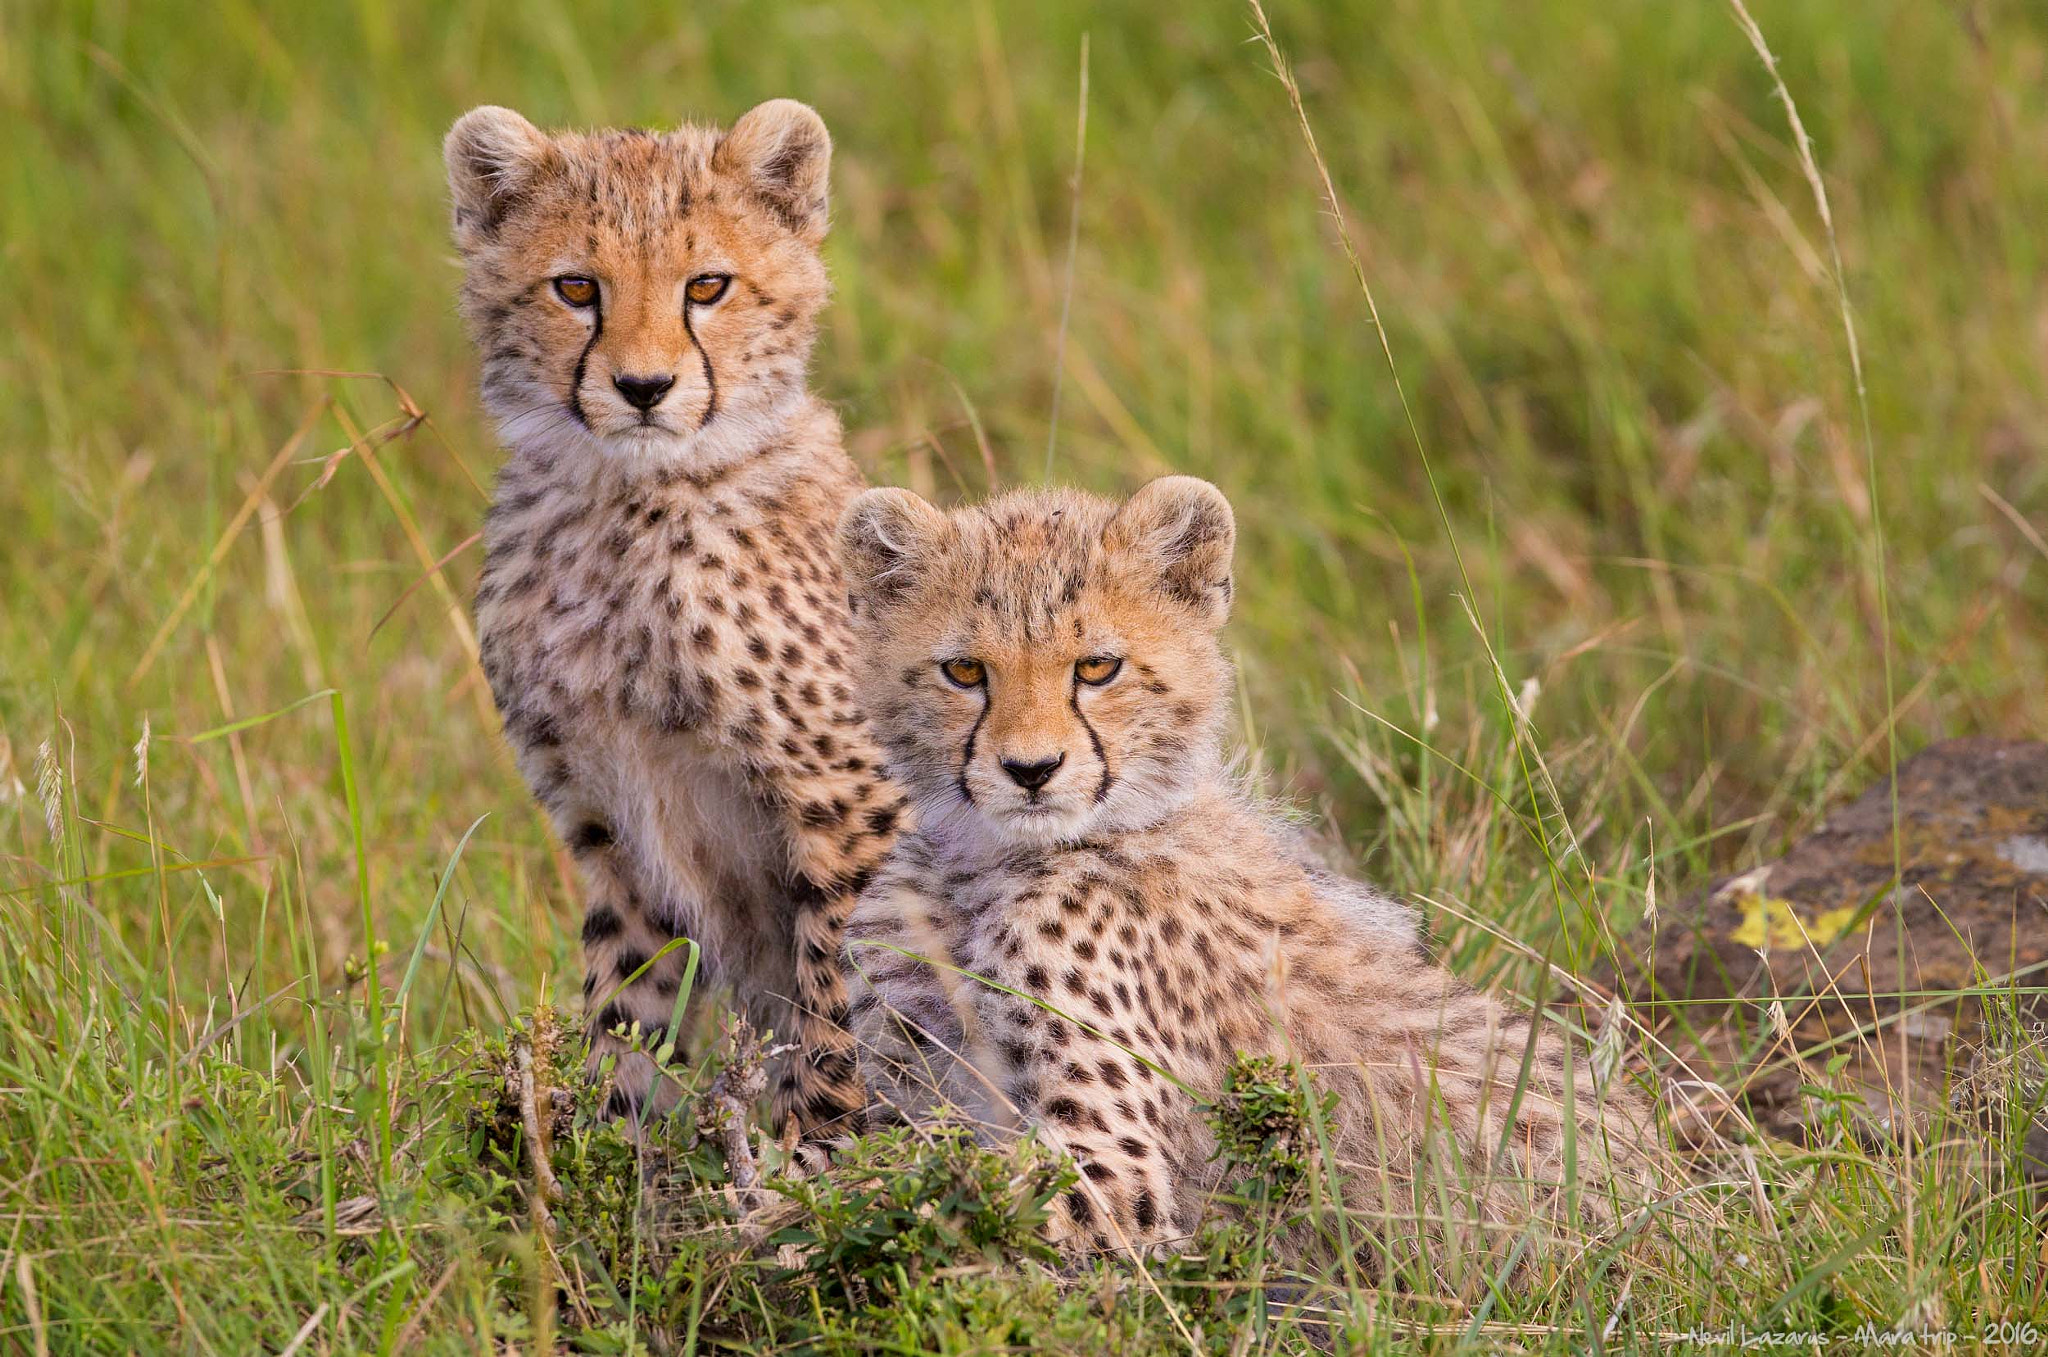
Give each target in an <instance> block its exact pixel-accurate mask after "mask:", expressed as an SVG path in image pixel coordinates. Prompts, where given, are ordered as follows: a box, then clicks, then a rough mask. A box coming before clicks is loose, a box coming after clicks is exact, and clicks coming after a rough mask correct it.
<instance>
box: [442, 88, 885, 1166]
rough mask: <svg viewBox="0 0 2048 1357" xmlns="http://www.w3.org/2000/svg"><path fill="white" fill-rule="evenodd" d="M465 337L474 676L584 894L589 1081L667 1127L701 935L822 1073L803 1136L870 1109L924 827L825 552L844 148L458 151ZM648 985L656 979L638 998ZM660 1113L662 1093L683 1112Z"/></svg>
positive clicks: (690, 145) (474, 130) (832, 498)
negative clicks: (834, 241)
mask: <svg viewBox="0 0 2048 1357" xmlns="http://www.w3.org/2000/svg"><path fill="white" fill-rule="evenodd" d="M446 156H447V162H448V182H449V187H450V190H451V192H452V195H453V198H454V205H455V239H456V242H457V244H458V245H459V247H460V248H461V251H462V255H463V262H464V264H465V266H466V273H465V277H464V279H463V286H462V309H463V313H464V315H465V316H466V317H467V319H468V321H469V324H470V328H471V330H472V331H473V333H474V335H475V337H476V340H477V344H478V346H479V347H480V348H481V349H482V351H483V355H484V364H483V394H484V403H485V405H486V406H487V407H488V408H489V410H490V412H491V413H492V414H493V415H494V416H495V417H496V418H497V421H498V427H499V430H500V432H501V434H502V436H503V438H504V440H505V443H506V445H507V447H508V448H509V450H510V454H511V455H510V458H509V460H508V461H507V462H506V464H505V467H504V470H503V472H502V473H500V475H499V478H498V487H497V495H496V501H495V503H493V505H492V506H491V513H490V519H489V523H488V525H487V527H486V529H485V550H486V553H487V555H486V560H485V565H484V571H483V579H482V582H481V584H480V585H479V586H478V588H477V598H476V607H477V621H478V628H479V631H480V633H481V637H482V651H483V664H484V669H485V672H486V673H487V674H488V676H489V678H490V681H491V691H492V692H493V694H494V695H495V696H496V698H497V702H498V709H499V711H500V713H501V714H502V715H503V717H504V721H505V732H506V735H507V736H508V737H509V738H510V739H511V741H512V743H513V745H514V746H515V748H516V749H517V751H518V755H519V762H520V767H521V768H522V770H523V771H524V772H525V774H526V778H527V780H528V782H529V783H530V784H531V785H532V787H533V790H534V794H535V795H536V796H537V797H538V798H539V799H540V801H541V802H542V804H543V805H545V806H546V807H547V809H548V811H549V813H550V815H551V816H552V817H553V821H554V824H555V827H556V828H557V830H558V831H559V832H560V834H561V835H562V838H563V839H564V840H565V841H566V842H567V844H568V846H569V849H570V851H571V852H572V853H574V855H575V857H576V859H577V861H578V863H579V864H580V866H581V873H582V877H583V882H584V887H585V890H586V892H587V895H588V902H587V906H586V913H585V915H584V919H583V949H584V964H585V970H586V974H585V977H584V995H585V998H586V1001H594V1002H592V1006H593V1007H595V1008H597V1009H598V1011H596V1012H595V1013H594V1014H593V1015H592V1019H593V1021H592V1027H593V1029H594V1033H595V1038H594V1050H593V1059H597V1058H600V1057H602V1056H603V1055H604V1054H606V1053H621V1052H625V1054H624V1055H623V1058H622V1060H621V1065H620V1068H619V1071H618V1082H617V1084H616V1086H615V1091H614V1094H613V1098H614V1103H613V1107H614V1111H615V1112H618V1113H621V1114H627V1115H637V1114H639V1113H641V1112H643V1111H645V1110H648V1109H647V1099H648V1094H649V1091H650V1087H651V1086H652V1085H653V1083H654V1078H655V1070H654V1067H653V1062H652V1060H650V1059H649V1058H648V1057H647V1056H646V1055H644V1054H635V1053H631V1052H630V1051H628V1048H627V1045H626V1043H624V1042H622V1041H621V1040H619V1039H618V1038H617V1037H615V1036H613V1035H611V1032H612V1031H613V1029H615V1028H617V1027H619V1026H621V1025H624V1024H630V1023H633V1022H636V1021H637V1022H638V1023H639V1025H640V1029H641V1032H642V1034H643V1040H644V1043H645V1044H646V1045H649V1046H652V1045H653V1044H655V1043H657V1042H658V1040H659V1037H660V1034H661V1032H662V1030H663V1028H664V1026H665V1025H666V1024H667V1022H668V1021H669V1018H670V1015H671V1012H672V1009H673V1006H674V1003H675V997H676V993H677V989H678V986H679V981H680V974H681V963H682V959H683V958H682V955H681V953H680V952H676V953H671V954H669V955H668V956H666V957H663V958H662V959H660V960H659V961H657V962H655V964H654V965H653V966H652V967H649V966H648V964H647V963H648V961H649V958H651V957H654V956H656V955H657V954H658V953H659V952H660V949H661V948H662V946H663V945H665V944H666V943H668V942H669V941H670V940H672V939H674V938H676V937H679V936H683V935H685V934H687V935H688V936H690V937H692V938H695V939H697V940H698V942H699V943H701V944H702V946H703V948H704V958H705V961H706V963H707V966H708V968H709V969H708V974H709V976H710V978H712V979H714V980H724V981H726V982H729V983H730V984H731V985H732V986H733V988H734V989H735V990H736V991H737V993H738V996H739V998H740V999H741V1000H742V1001H743V1002H744V1003H745V1005H746V1007H747V1008H748V1010H749V1011H750V1014H751V1016H752V1017H753V1019H754V1021H755V1022H756V1023H757V1024H758V1025H760V1026H764V1027H772V1028H774V1029H775V1030H776V1031H777V1032H779V1033H783V1034H787V1035H792V1036H794V1037H795V1038H796V1039H797V1040H798V1042H799V1043H800V1044H801V1046H802V1056H801V1058H798V1059H795V1060H792V1061H790V1062H788V1065H787V1067H786V1068H785V1069H784V1070H783V1072H782V1073H781V1076H780V1078H779V1081H778V1087H777V1104H778V1108H779V1110H780V1112H781V1114H782V1115H783V1117H784V1121H785V1129H786V1130H788V1129H793V1128H800V1129H801V1130H803V1131H804V1132H805V1133H806V1134H825V1133H831V1132H835V1131H843V1130H844V1129H846V1128H845V1126H844V1125H835V1124H834V1123H839V1122H841V1121H842V1119H844V1118H846V1117H847V1116H848V1114H850V1113H857V1112H858V1110H859V1106H860V1102H861V1094H860V1090H859V1086H858V1084H857V1082H856V1077H855V1076H856V1071H855V1067H854V1060H853V1055H852V1045H851V1041H850V1039H849V1037H848V1036H847V1033H846V1030H845V991H844V985H843V981H842V978H841V975H840V970H839V964H840V948H841V942H842V934H843V928H844V924H845V920H846V916H847V915H848V914H849V913H850V911H851V909H852V905H853V900H854V897H855V895H857V894H858V891H859V888H860V886H861V884H862V883H863V882H864V881H865V880H866V879H867V877H868V875H869V873H870V872H871V871H872V870H873V868H874V867H875V866H876V865H877V864H878V863H879V862H880V861H881V859H882V857H883V855H884V853H885V852H886V851H887V850H888V847H889V845H890V842H891V841H892V839H893V838H894V836H895V830H896V824H897V818H898V816H899V815H900V814H901V813H902V811H903V809H904V805H903V798H902V797H901V795H900V794H899V793H898V792H897V791H896V790H895V788H893V787H892V786H891V785H890V784H889V782H888V781H887V780H886V779H885V778H884V777H883V776H882V774H881V771H880V766H881V765H880V759H879V757H878V754H877V751H876V749H875V747H874V745H873V743H872V741H871V740H870V737H869V735H868V733H867V728H866V726H865V724H864V722H863V720H862V718H861V715H860V710H859V708H858V707H857V706H856V705H855V698H854V694H853V692H852V690H851V687H850V686H849V678H848V673H849V670H848V666H849V664H850V662H851V651H852V638H851V636H850V634H849V632H848V629H847V619H846V614H845V602H844V599H845V585H844V583H843V581H842V580H841V578H840V574H839V568H838V564H837V560H836V558H835V555H834V550H833V541H832V529H833V525H834V524H836V523H837V522H838V519H839V514H840V511H841V509H842V508H843V507H844V506H845V504H846V501H847V499H848V498H849V497H850V496H852V495H853V494H854V493H855V492H856V491H857V490H859V489H860V487H861V480H860V475H859V473H858V472H856V471H855V470H854V467H853V464H852V463H851V462H850V461H849V460H848V459H847V456H846V454H845V452H844V451H843V449H842V448H841V445H840V432H839V422H838V420H837V419H836V418H835V417H834V416H833V414H832V413H831V411H830V410H828V409H827V408H826V407H825V406H824V405H823V404H822V403H820V402H819V401H818V400H817V399H816V398H815V397H813V396H812V395H811V394H810V392H809V391H808V390H807V388H806V386H805V366H806V363H807V361H808V358H809V354H810V349H811V342H812V339H813V337H814V335H815V333H816V318H817V314H818V309H819V307H820V306H822V305H823V303H824V301H825V296H826V280H825V269H824V265H823V263H822V261H821V260H820V259H819V256H818V246H819V242H820V241H821V240H822V239H823V238H824V235H825V210H826V209H825V203H826V170H827V165H828V162H829V160H830V157H831V139H830V138H829V137H828V136H827V134H826V132H825V126H824V124H823V123H822V122H820V121H819V119H818V115H817V114H815V113H813V112H812V111H811V110H810V109H808V108H806V107H804V106H803V105H802V104H798V103H793V102H791V101H789V100H777V101H774V102H772V103H767V104H763V105H761V106H760V107H759V108H756V109H755V110H753V111H752V112H751V113H749V114H747V115H746V116H745V117H743V118H741V119H740V120H739V121H738V122H737V123H735V124H734V125H733V127H732V128H731V130H729V131H724V132H721V131H718V130H716V129H713V128H705V127H684V128H681V129H678V130H677V131H674V132H670V133H667V134H665V135H655V134H652V133H647V132H602V133H597V134H594V135H588V136H585V135H576V134H559V135H548V134H545V133H542V132H541V131H539V130H538V129H536V128H535V127H534V126H533V125H532V124H531V123H529V122H527V121H526V120H525V119H524V118H522V117H520V116H519V115H518V114H517V113H513V112H511V111H510V110H508V109H502V108H479V109H475V110H473V111H472V112H470V113H468V114H466V115H465V116H464V117H463V118H462V119H461V120H460V121H459V122H457V123H456V124H455V127H454V129H453V130H452V131H451V132H450V133H449V134H448V140H447V146H446ZM636 977H637V978H636ZM658 1093H659V1098H660V1100H662V1101H666V1100H667V1099H668V1097H669V1094H668V1093H667V1085H666V1084H664V1085H663V1086H662V1088H661V1090H659V1091H658Z"/></svg>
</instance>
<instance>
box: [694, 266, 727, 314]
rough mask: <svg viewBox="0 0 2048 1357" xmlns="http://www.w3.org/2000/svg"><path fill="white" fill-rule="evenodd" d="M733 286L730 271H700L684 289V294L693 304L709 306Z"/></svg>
mask: <svg viewBox="0 0 2048 1357" xmlns="http://www.w3.org/2000/svg"><path fill="white" fill-rule="evenodd" d="M731 286H732V275H731V274H729V273H700V274H698V275H697V276H696V277H695V278H692V279H691V280H690V285H689V286H688V287H686V288H684V289H683V295H684V296H686V297H688V298H689V299H690V304H691V305H692V306H709V305H711V303H713V302H715V301H717V300H718V299H719V298H720V297H723V296H724V295H725V290H726V289H727V288H729V287H731Z"/></svg>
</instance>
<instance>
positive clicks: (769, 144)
mask: <svg viewBox="0 0 2048 1357" xmlns="http://www.w3.org/2000/svg"><path fill="white" fill-rule="evenodd" d="M711 164H712V167H713V168H714V169H717V170H720V171H722V172H724V173H726V174H729V175H731V176H732V177H733V178H735V179H737V180H739V181H740V182H741V183H743V184H745V185H746V186H747V189H748V191H749V192H751V193H752V194H753V195H754V197H755V198H757V199H759V200H760V202H761V203H762V205H763V206H765V207H766V208H767V209H768V210H769V211H770V212H772V213H774V214H775V216H776V217H778V218H779V219H780V220H781V222H782V224H783V225H784V226H787V227H788V228H789V229H790V230H791V231H794V232H795V233H796V234H797V236H798V237H799V238H801V239H803V240H805V241H807V242H809V243H810V244H812V245H815V244H817V243H818V242H819V241H821V240H823V239H824V238H825V208H826V181H827V180H828V179H829V178H830V171H831V168H832V135H831V133H829V132H827V131H826V130H825V120H824V119H823V118H820V117H819V116H818V114H817V112H816V110H814V109H813V108H811V106H810V105H809V104H800V103H798V102H797V101H796V100H794V99H770V100H769V101H768V102H767V103H765V104H760V105H757V106H756V107H754V108H752V109H750V110H749V111H748V112H747V113H745V114H744V115H742V116H741V118H740V120H739V121H738V122H736V123H734V124H733V125H732V130H731V131H730V132H727V133H726V134H725V136H724V137H723V138H722V139H721V140H720V141H719V143H718V149H717V150H716V151H713V152H712V153H711Z"/></svg>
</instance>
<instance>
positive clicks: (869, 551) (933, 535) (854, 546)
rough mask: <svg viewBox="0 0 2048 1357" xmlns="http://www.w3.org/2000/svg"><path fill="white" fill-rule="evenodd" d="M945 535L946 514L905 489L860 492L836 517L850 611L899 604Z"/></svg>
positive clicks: (946, 526)
mask: <svg viewBox="0 0 2048 1357" xmlns="http://www.w3.org/2000/svg"><path fill="white" fill-rule="evenodd" d="M950 531H951V527H950V525H949V524H948V523H947V522H946V516H945V515H944V514H943V513H940V512H939V511H938V510H937V509H935V508H933V507H932V506H931V505H930V504H928V503H926V502H925V501H924V500H922V499H919V498H918V497H917V496H916V495H914V494H912V493H911V492H910V491H908V490H895V489H883V490H865V491H862V492H861V493H860V494H858V495H855V496H854V497H853V499H852V501H851V502H849V503H848V504H847V506H846V512H845V513H843V514H841V515H840V516H839V565H840V568H841V569H843V570H844V571H845V572H846V584H847V588H848V590H849V592H850V593H851V595H852V599H851V602H852V604H853V610H854V612H855V613H862V612H865V611H867V610H869V609H873V608H883V607H887V606H889V605H890V604H893V603H897V602H900V601H901V600H902V599H904V598H905V597H907V596H908V595H909V594H910V593H911V591H912V590H913V589H915V588H916V587H917V580H918V576H919V574H920V573H921V571H922V570H923V568H924V567H925V566H927V565H929V564H930V563H931V561H932V558H933V557H934V556H936V555H937V553H938V550H939V547H940V546H941V544H942V543H943V542H944V540H945V537H946V534H947V533H948V532H950Z"/></svg>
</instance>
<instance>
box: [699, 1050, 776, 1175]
mask: <svg viewBox="0 0 2048 1357" xmlns="http://www.w3.org/2000/svg"><path fill="white" fill-rule="evenodd" d="M725 1045H726V1060H725V1068H724V1069H722V1070H720V1071H719V1072H718V1077H717V1078H715V1079H713V1080H712V1081H711V1087H709V1088H708V1089H706V1090H705V1091H704V1094H703V1096H702V1097H701V1098H699V1099H698V1100H697V1134H698V1135H700V1136H703V1137H704V1138H705V1139H707V1140H710V1141H712V1142H714V1143H715V1144H717V1146H718V1150H719V1153H720V1154H722V1155H723V1156H724V1157H725V1171H726V1173H727V1174H728V1175H729V1176H730V1177H731V1179H732V1185H733V1187H734V1189H735V1190H736V1191H737V1193H738V1196H739V1207H740V1212H741V1214H748V1213H751V1212H752V1211H754V1210H755V1209H757V1208H758V1207H759V1206H760V1204H761V1191H760V1187H761V1165H760V1161H759V1160H758V1159H757V1158H756V1157H755V1155H754V1143H753V1138H752V1134H751V1128H750V1122H749V1115H750V1110H751V1109H752V1107H753V1105H754V1103H755V1102H756V1101H758V1100H759V1099H760V1097H761V1095H762V1094H763V1093H766V1092H767V1091H768V1072H767V1070H766V1068H765V1067H764V1066H763V1065H762V1063H761V1052H760V1047H759V1043H758V1042H756V1041H755V1040H754V1029H753V1026H752V1024H750V1023H749V1022H748V1021H747V1020H746V1019H745V1018H741V1017H729V1018H728V1019H727V1020H726V1024H725Z"/></svg>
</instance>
